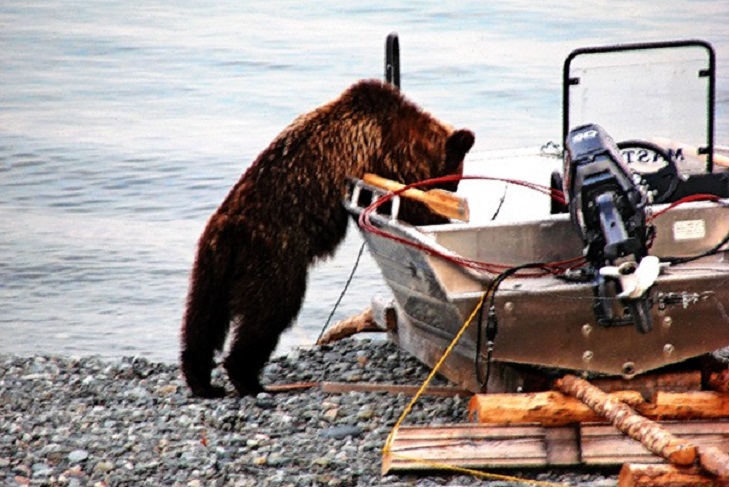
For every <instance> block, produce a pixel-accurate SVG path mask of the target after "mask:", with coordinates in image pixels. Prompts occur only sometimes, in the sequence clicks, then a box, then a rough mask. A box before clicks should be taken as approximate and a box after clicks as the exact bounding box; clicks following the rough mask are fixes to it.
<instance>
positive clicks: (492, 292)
mask: <svg viewBox="0 0 729 487" xmlns="http://www.w3.org/2000/svg"><path fill="white" fill-rule="evenodd" d="M524 269H542V270H545V271H548V272H552V269H551V268H550V267H549V266H548V265H547V264H545V263H544V262H532V263H529V264H523V265H518V266H515V267H510V268H509V269H506V270H505V271H504V272H502V273H501V274H499V275H498V276H496V278H495V279H494V280H493V281H491V284H489V287H488V288H487V289H486V292H485V297H488V298H489V303H488V310H489V311H488V314H487V318H486V321H487V330H486V331H487V333H488V334H489V335H491V336H489V337H487V339H488V342H487V343H486V346H487V354H486V374H485V377H484V378H483V379H482V378H481V367H480V360H479V357H480V353H481V336H482V335H483V309H484V306H486V303H485V302H484V303H483V304H482V305H481V309H479V311H478V328H477V330H476V357H475V359H474V365H475V367H476V381H477V382H478V385H479V387H480V388H481V391H482V392H487V387H488V381H489V376H490V375H491V355H492V352H493V348H494V344H495V337H496V333H497V332H498V319H497V317H496V291H498V289H499V286H501V283H502V282H504V281H505V280H506V279H508V278H509V277H511V276H513V275H514V274H516V273H517V272H519V271H521V270H524ZM489 326H491V327H493V329H492V330H489Z"/></svg>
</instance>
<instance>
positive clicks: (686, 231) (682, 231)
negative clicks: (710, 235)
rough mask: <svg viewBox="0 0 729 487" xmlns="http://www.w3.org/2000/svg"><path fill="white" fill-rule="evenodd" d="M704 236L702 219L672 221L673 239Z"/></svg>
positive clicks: (704, 230)
mask: <svg viewBox="0 0 729 487" xmlns="http://www.w3.org/2000/svg"><path fill="white" fill-rule="evenodd" d="M705 236H706V224H705V223H704V220H682V221H677V222H674V223H673V239H674V240H676V241H679V240H699V239H702V238H704V237H705Z"/></svg>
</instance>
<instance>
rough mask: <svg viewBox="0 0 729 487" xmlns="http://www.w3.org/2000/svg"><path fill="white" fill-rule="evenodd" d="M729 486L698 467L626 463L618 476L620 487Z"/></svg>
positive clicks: (727, 482)
mask: <svg viewBox="0 0 729 487" xmlns="http://www.w3.org/2000/svg"><path fill="white" fill-rule="evenodd" d="M727 484H729V481H723V480H721V479H717V478H716V477H713V476H710V475H707V474H706V473H704V472H702V471H701V470H700V469H699V468H698V467H679V466H676V465H669V464H659V465H645V464H634V463H626V464H625V465H623V468H621V469H620V475H619V476H618V487H714V486H717V487H718V486H725V487H726V485H727Z"/></svg>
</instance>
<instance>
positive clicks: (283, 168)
mask: <svg viewBox="0 0 729 487" xmlns="http://www.w3.org/2000/svg"><path fill="white" fill-rule="evenodd" d="M473 143H474V135H473V133H472V132H470V131H468V130H454V129H453V128H451V127H449V126H447V125H445V124H443V123H441V122H439V121H438V120H436V119H435V118H433V117H432V116H431V115H429V114H427V113H425V112H424V111H422V110H421V109H420V108H418V107H417V106H416V105H415V104H413V103H411V102H410V101H408V100H406V99H405V98H404V97H403V96H402V95H401V94H400V92H399V91H397V89H396V88H394V87H392V86H390V85H388V84H385V83H383V82H380V81H373V80H369V81H360V82H358V83H356V84H354V85H353V86H351V87H350V88H349V89H347V90H346V91H345V92H344V93H342V94H341V95H340V96H339V97H338V98H336V99H335V100H333V101H331V102H329V103H327V104H326V105H323V106H321V107H319V108H318V109H316V110H314V111H312V112H310V113H308V114H304V115H301V116H299V117H298V118H296V119H295V120H294V121H293V122H292V124H291V125H289V126H288V127H287V128H286V129H285V130H284V131H283V132H282V133H281V134H279V135H278V136H277V137H276V139H275V140H274V141H273V142H272V143H271V145H269V146H268V148H267V149H265V150H264V151H263V152H262V153H261V154H260V155H259V156H258V158H257V159H256V160H255V161H254V162H253V164H252V165H251V166H250V168H248V170H247V171H246V172H245V173H244V174H243V176H242V177H241V179H240V180H239V181H238V183H237V184H236V185H235V186H234V187H233V189H232V190H231V191H230V193H229V194H228V196H227V197H226V198H225V200H224V201H223V203H222V204H221V205H220V207H219V208H218V210H217V211H216V212H215V213H214V214H213V215H212V217H211V218H210V220H209V222H208V224H207V226H206V228H205V230H204V231H203V234H202V236H201V237H200V240H199V243H198V249H197V256H196V259H195V263H194V266H193V269H192V275H191V279H190V287H189V293H188V298H187V309H186V312H185V316H184V322H183V325H182V353H181V362H182V372H183V374H184V376H185V379H186V381H187V384H188V386H189V387H190V389H191V390H192V393H193V394H195V395H197V396H202V397H219V396H222V395H223V394H224V392H225V390H224V388H223V387H219V386H214V385H211V380H210V379H211V371H212V368H213V365H214V361H213V359H214V354H215V352H216V351H220V350H222V348H223V346H224V342H225V340H226V336H227V334H228V329H229V327H230V328H232V336H231V341H230V346H229V350H228V354H227V357H226V358H225V360H224V366H225V369H226V371H227V373H228V377H229V379H230V380H231V382H232V383H233V385H234V386H235V388H236V389H237V391H238V393H240V394H241V395H249V394H256V393H258V392H261V391H262V390H263V388H262V386H261V384H260V382H259V375H260V372H261V369H262V368H263V366H264V365H265V363H266V361H267V360H268V359H269V357H270V355H271V353H272V352H273V350H274V349H275V348H276V345H277V343H278V340H279V336H280V335H281V333H283V331H284V330H285V329H286V328H288V327H289V325H290V324H291V323H292V321H293V320H294V318H296V316H297V314H298V312H299V310H300V308H301V304H302V300H303V298H304V293H305V291H306V283H307V273H308V269H309V267H310V265H311V264H312V263H314V262H315V261H316V260H317V259H321V258H324V257H327V256H331V255H332V254H333V252H334V250H335V249H336V248H337V246H338V245H339V243H340V242H341V241H342V239H343V238H344V236H345V233H346V230H347V224H348V215H347V211H346V210H345V208H344V206H343V205H342V199H343V197H344V196H345V191H346V178H347V177H348V176H354V177H361V176H362V175H363V174H364V173H366V172H372V173H376V174H379V175H380V176H383V177H386V178H389V179H394V180H397V181H400V182H403V183H412V182H416V181H419V180H423V179H428V178H432V177H437V176H443V175H447V174H454V173H461V172H462V170H463V158H464V156H465V154H466V153H467V152H468V151H469V149H470V148H471V146H472V145H473ZM450 189H455V187H454V186H453V185H451V188H450ZM418 213H421V214H422V212H414V213H413V214H414V215H417V214H418ZM416 218H417V217H416ZM420 219H422V220H423V221H424V222H426V223H433V222H435V221H441V220H442V219H440V218H428V217H426V216H421V217H420ZM416 223H419V222H416ZM231 322H232V323H231Z"/></svg>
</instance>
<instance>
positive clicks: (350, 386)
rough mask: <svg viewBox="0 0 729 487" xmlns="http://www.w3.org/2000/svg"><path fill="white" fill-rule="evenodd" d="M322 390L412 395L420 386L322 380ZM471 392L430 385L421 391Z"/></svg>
mask: <svg viewBox="0 0 729 487" xmlns="http://www.w3.org/2000/svg"><path fill="white" fill-rule="evenodd" d="M321 390H322V392H326V393H329V394H346V393H348V392H387V393H389V394H405V395H406V396H414V395H415V394H416V393H417V392H418V391H419V390H420V386H411V385H401V384H372V383H366V382H322V383H321ZM472 394H473V393H472V392H470V391H466V390H464V389H458V388H457V387H438V386H430V387H428V388H427V389H425V392H423V395H424V396H434V397H454V396H463V397H468V396H470V395H472Z"/></svg>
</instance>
